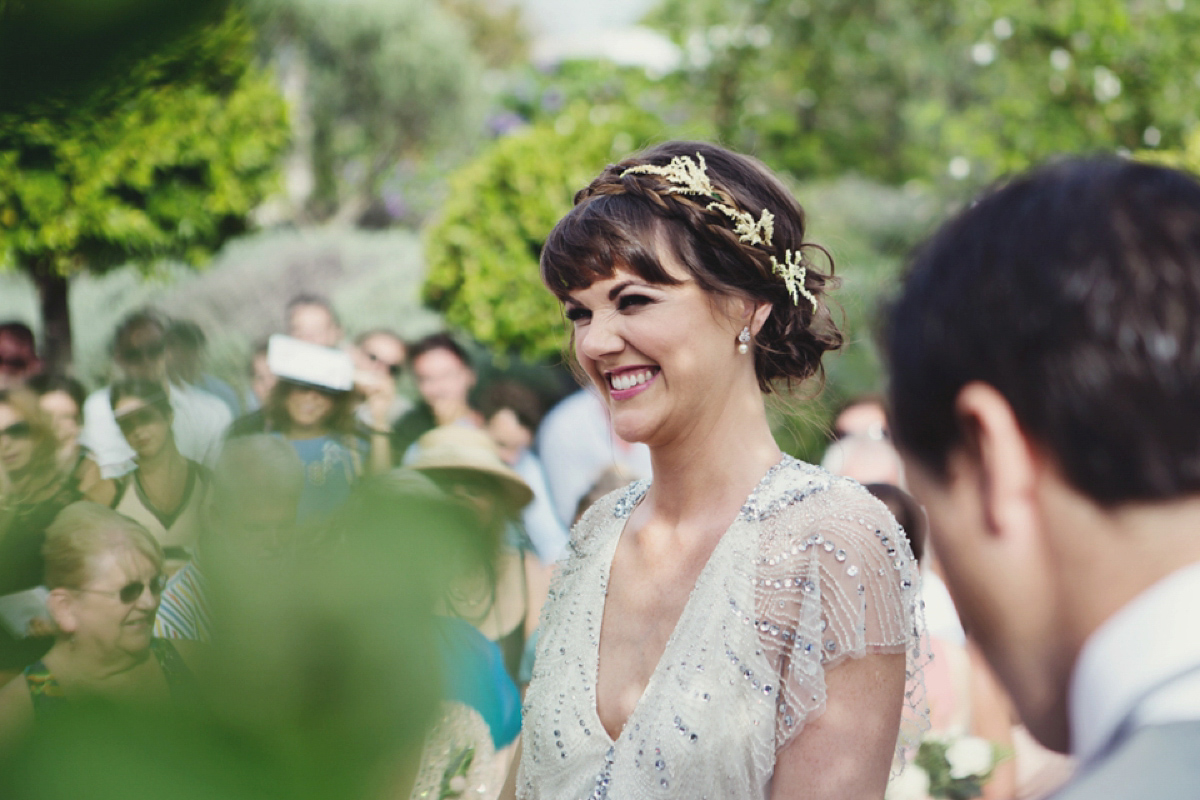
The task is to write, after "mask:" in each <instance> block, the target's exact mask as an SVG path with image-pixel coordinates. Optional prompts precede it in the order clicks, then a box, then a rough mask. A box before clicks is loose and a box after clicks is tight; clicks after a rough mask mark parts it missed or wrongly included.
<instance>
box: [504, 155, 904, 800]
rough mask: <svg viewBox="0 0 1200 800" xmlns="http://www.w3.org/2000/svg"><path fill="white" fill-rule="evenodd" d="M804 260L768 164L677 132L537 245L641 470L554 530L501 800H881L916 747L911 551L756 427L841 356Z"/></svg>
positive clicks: (617, 174)
mask: <svg viewBox="0 0 1200 800" xmlns="http://www.w3.org/2000/svg"><path fill="white" fill-rule="evenodd" d="M814 252H817V253H821V254H823V255H827V254H825V253H824V251H823V250H822V249H821V248H820V247H819V246H818V245H815V244H812V243H809V242H806V241H805V240H804V212H803V211H802V210H801V208H800V206H799V205H798V204H797V203H796V201H795V200H794V199H793V198H792V196H791V195H790V194H789V193H788V191H787V190H786V189H785V188H784V186H783V185H782V184H781V183H780V182H779V180H778V179H776V178H775V177H774V176H773V175H772V174H771V173H770V172H769V171H768V170H767V169H766V168H765V167H764V166H762V165H761V164H760V163H759V162H757V161H755V160H753V159H750V158H747V157H744V156H740V155H737V154H735V153H731V152H729V151H728V150H724V149H722V148H719V147H715V146H713V145H708V144H703V143H695V142H672V143H667V144H663V145H660V146H658V147H655V148H653V149H651V150H648V151H646V152H643V153H641V154H639V155H637V156H635V157H633V158H630V159H628V160H626V161H624V162H622V163H620V164H617V165H615V166H610V167H608V168H606V169H605V170H604V172H602V173H601V174H600V175H599V177H597V178H596V179H595V180H594V181H593V182H592V183H591V185H590V186H588V187H587V188H586V189H584V190H582V191H581V192H579V193H578V194H577V195H576V198H575V207H574V209H573V210H572V211H571V212H570V213H569V214H567V216H566V217H564V218H563V219H562V220H561V221H560V222H559V223H558V225H557V226H556V227H555V229H554V231H553V232H552V233H551V234H550V236H549V239H548V241H547V243H546V246H545V249H544V251H543V253H542V277H543V280H544V281H545V283H546V285H547V286H548V287H549V288H550V290H551V291H552V292H553V293H554V294H555V295H556V296H557V297H558V298H559V299H560V300H561V301H562V303H563V304H564V307H565V310H566V315H567V318H568V319H569V320H570V321H571V323H572V327H573V333H572V338H573V343H574V352H575V357H576V359H577V360H578V363H579V366H580V367H581V368H582V370H583V371H584V372H585V373H586V374H587V376H588V377H589V378H590V379H591V381H592V383H593V384H594V385H595V386H594V388H595V390H596V391H597V392H598V393H599V394H600V396H601V398H602V399H603V401H604V403H605V405H606V407H607V409H608V412H609V414H610V415H611V418H612V424H613V427H614V429H615V432H616V433H617V435H619V436H620V437H621V438H622V439H625V440H627V441H636V442H645V443H646V444H647V445H649V447H650V451H651V454H652V459H653V466H654V476H655V478H654V482H653V483H645V482H639V483H635V484H632V485H630V486H629V487H627V488H625V489H622V490H618V491H617V492H614V493H613V494H610V495H609V496H607V497H606V498H604V499H603V500H601V501H599V502H598V503H596V504H595V505H594V506H593V507H592V508H591V509H590V510H589V511H588V512H587V513H586V514H585V516H584V517H583V518H582V519H581V520H580V521H579V523H578V525H577V526H576V528H575V530H574V532H573V534H572V541H571V553H570V555H569V557H568V559H567V560H566V562H565V563H564V564H563V565H562V566H561V567H560V572H559V574H558V576H557V579H556V582H555V585H554V587H553V589H552V591H551V594H550V599H549V601H548V603H547V605H546V610H545V612H544V616H543V622H542V625H541V628H540V630H541V639H540V641H539V644H538V650H537V658H536V662H535V668H534V675H533V681H532V683H531V684H530V687H529V691H528V695H527V699H526V715H527V716H526V725H525V736H524V743H523V755H522V761H521V769H520V774H519V776H518V782H517V783H518V788H517V792H518V796H520V797H523V798H531V799H532V798H553V799H554V800H563V799H564V798H585V797H590V798H603V797H612V798H620V799H621V800H626V799H627V798H632V799H633V800H637V799H638V798H652V797H653V798H669V797H678V798H688V799H689V800H692V799H694V798H714V799H715V798H783V797H787V798H794V797H804V798H880V797H882V796H883V791H884V787H885V784H886V782H887V779H888V774H889V769H890V767H891V766H892V764H893V762H894V758H895V756H896V754H897V751H898V750H899V751H901V752H902V751H903V749H904V747H905V746H906V740H907V742H908V743H911V741H912V739H913V737H915V736H918V735H919V733H920V729H921V726H922V722H923V710H922V709H921V708H920V701H921V692H920V691H919V683H920V678H919V667H920V661H921V659H922V658H923V652H924V650H923V648H922V646H921V641H920V639H921V636H922V633H923V631H922V623H921V620H920V611H919V609H918V605H917V604H918V603H919V600H918V590H919V587H918V581H919V578H918V573H917V568H916V563H915V561H914V560H913V558H912V555H911V552H910V550H909V547H908V542H907V539H906V538H905V535H904V533H903V532H902V531H901V530H900V529H899V528H898V526H897V525H896V523H895V521H894V520H893V519H892V517H891V515H890V514H889V513H888V511H887V510H886V508H884V506H883V505H881V504H880V503H878V502H877V501H875V499H874V498H872V497H871V496H870V495H869V494H868V493H867V492H866V491H865V490H864V489H862V488H861V487H860V486H859V485H858V484H856V483H853V482H851V481H848V480H846V479H842V478H835V477H833V476H831V475H829V474H828V473H826V472H824V471H822V470H820V469H818V468H817V467H813V466H810V465H808V464H805V463H803V462H800V461H797V460H796V459H793V458H791V457H790V456H787V455H784V454H783V453H781V452H780V450H779V447H778V446H777V445H776V443H775V440H774V438H773V437H772V435H771V431H770V428H769V426H768V422H767V414H766V409H765V403H764V395H765V394H767V393H770V392H772V391H776V390H786V389H787V388H790V387H791V386H793V385H795V384H798V383H800V382H802V381H804V380H805V379H807V378H810V377H812V376H814V375H816V374H818V373H819V372H820V370H821V356H822V354H823V353H824V352H826V351H829V350H833V349H836V348H838V347H839V346H840V345H841V341H842V337H841V334H840V333H839V332H838V330H837V329H836V327H835V326H834V324H833V322H832V320H831V317H830V313H829V310H828V307H827V305H826V301H825V290H826V289H827V288H828V287H829V286H830V285H831V282H832V278H831V276H830V275H827V274H825V273H823V272H821V271H819V270H818V269H817V267H816V266H815V265H814V264H813V263H812V261H811V260H810V258H809V256H810V254H812V253H814ZM902 718H904V720H905V724H904V725H902ZM901 732H903V733H904V734H905V735H904V736H899V734H900V733H901ZM898 741H900V744H899V745H898V744H897V742H898Z"/></svg>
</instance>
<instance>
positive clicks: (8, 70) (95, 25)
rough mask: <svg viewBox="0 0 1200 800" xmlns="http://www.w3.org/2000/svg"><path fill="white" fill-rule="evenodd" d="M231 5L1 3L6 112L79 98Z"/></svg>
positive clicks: (69, 0) (1, 100)
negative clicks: (53, 99)
mask: <svg viewBox="0 0 1200 800" xmlns="http://www.w3.org/2000/svg"><path fill="white" fill-rule="evenodd" d="M229 5H230V0H192V1H191V2H187V3H180V2H176V0H0V110H3V111H15V110H18V109H20V108H23V107H25V106H28V105H30V104H39V103H44V102H45V101H46V99H47V98H55V99H57V100H59V101H77V100H79V99H80V98H83V97H86V96H87V95H88V94H89V93H90V92H92V91H93V90H95V88H96V87H97V86H101V85H103V84H104V83H105V82H107V81H111V80H112V79H113V78H114V76H116V77H118V78H123V77H125V76H126V75H127V73H126V72H125V70H128V69H129V68H131V67H132V66H133V65H134V64H136V63H137V62H138V61H139V60H141V59H142V58H145V57H146V56H148V55H150V54H152V53H154V52H157V51H159V50H161V49H162V48H163V47H164V46H166V45H169V44H170V43H171V42H173V41H174V40H175V39H176V38H177V37H179V36H181V35H184V34H186V33H187V32H188V31H189V30H191V29H192V28H194V27H195V26H197V25H200V24H204V23H206V22H209V23H211V22H213V21H216V20H218V19H220V17H221V15H222V14H223V13H224V12H225V10H226V9H227V8H228V7H229Z"/></svg>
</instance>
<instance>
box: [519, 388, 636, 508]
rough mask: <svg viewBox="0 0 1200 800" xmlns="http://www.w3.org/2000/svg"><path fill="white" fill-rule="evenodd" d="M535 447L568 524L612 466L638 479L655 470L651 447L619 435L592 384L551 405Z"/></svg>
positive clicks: (548, 485)
mask: <svg viewBox="0 0 1200 800" xmlns="http://www.w3.org/2000/svg"><path fill="white" fill-rule="evenodd" d="M537 452H538V455H539V456H540V457H541V459H542V467H543V468H544V470H545V473H546V484H547V487H548V488H549V489H550V498H551V502H553V504H554V511H555V513H557V514H558V518H559V521H561V522H562V523H563V524H564V525H565V524H569V523H570V522H571V520H573V519H574V518H575V511H576V510H577V509H578V507H579V501H580V500H581V499H583V497H584V496H585V495H586V494H587V493H588V491H589V490H590V489H591V488H592V486H593V485H594V484H595V483H596V481H597V480H598V479H599V478H600V476H601V474H602V473H603V472H604V471H605V470H607V469H609V468H610V467H614V466H615V467H620V468H621V469H622V470H624V471H625V472H627V473H628V474H630V475H632V476H633V479H635V480H636V479H648V478H650V476H651V470H650V449H649V448H648V447H646V445H644V444H641V443H640V442H636V443H635V442H626V441H624V440H623V439H621V438H620V437H619V436H617V435H616V434H615V433H614V432H613V429H612V423H611V421H610V420H609V417H608V411H606V410H605V408H604V404H603V403H602V402H601V401H600V398H599V397H598V396H597V395H596V393H595V392H592V391H590V390H588V389H580V390H579V391H577V392H575V393H573V394H571V395H568V396H567V397H566V398H564V399H563V400H561V401H559V403H558V405H556V406H554V408H552V409H550V413H548V414H546V417H545V419H543V420H542V424H541V427H540V428H539V429H538V434H537Z"/></svg>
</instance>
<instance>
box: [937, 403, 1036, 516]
mask: <svg viewBox="0 0 1200 800" xmlns="http://www.w3.org/2000/svg"><path fill="white" fill-rule="evenodd" d="M954 411H955V415H956V416H957V418H958V424H959V425H960V426H961V430H962V431H963V432H964V438H965V439H966V442H965V446H964V448H963V451H964V452H963V453H962V457H963V458H966V459H968V460H970V461H971V462H972V466H973V467H974V470H973V471H974V476H973V480H977V481H978V484H979V485H978V486H977V487H976V488H977V490H978V492H979V498H980V505H981V508H982V511H983V515H984V522H985V524H986V528H987V531H988V532H989V533H991V534H992V535H996V536H1010V535H1013V534H1021V533H1025V532H1028V531H1029V530H1031V527H1030V526H1031V525H1032V524H1033V523H1034V521H1035V520H1036V517H1037V514H1036V501H1037V498H1036V494H1037V493H1036V489H1037V482H1038V476H1039V474H1040V472H1041V459H1040V458H1039V456H1038V453H1037V451H1036V449H1035V448H1034V447H1033V444H1032V442H1030V440H1029V438H1028V437H1027V436H1026V434H1025V431H1024V430H1023V429H1022V427H1021V424H1020V422H1018V420H1017V417H1016V414H1014V413H1013V410H1012V406H1010V405H1009V404H1008V401H1007V400H1005V399H1004V396H1003V395H1001V394H1000V393H999V392H998V391H996V390H995V389H994V388H993V387H991V386H989V385H988V384H986V383H979V382H976V383H969V384H967V385H966V386H964V387H963V388H962V390H961V391H960V392H959V393H958V398H957V399H956V400H955V403H954Z"/></svg>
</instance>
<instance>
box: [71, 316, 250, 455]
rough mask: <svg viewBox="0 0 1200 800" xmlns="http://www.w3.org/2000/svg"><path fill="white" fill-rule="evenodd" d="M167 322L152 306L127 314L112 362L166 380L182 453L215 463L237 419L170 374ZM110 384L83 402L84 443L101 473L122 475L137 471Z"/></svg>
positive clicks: (127, 373)
mask: <svg viewBox="0 0 1200 800" xmlns="http://www.w3.org/2000/svg"><path fill="white" fill-rule="evenodd" d="M168 326H169V323H168V321H167V320H166V319H165V318H163V317H162V316H161V315H159V314H157V313H156V312H154V311H150V310H141V311H135V312H133V313H131V314H130V315H128V316H127V317H125V319H123V320H122V321H121V323H120V324H119V325H118V326H117V330H116V332H115V333H114V334H113V341H112V356H113V361H114V363H115V364H116V365H117V367H118V369H119V370H120V372H121V375H122V376H123V377H125V378H132V379H137V380H148V381H154V382H156V383H161V384H162V385H163V387H164V389H165V390H166V393H167V398H168V400H169V401H170V403H171V410H172V411H173V412H174V414H173V416H172V421H171V430H172V431H173V432H174V434H175V444H176V446H177V447H178V448H179V452H180V453H182V454H183V455H184V456H186V457H187V458H190V459H191V460H193V461H197V462H200V463H204V464H208V465H210V466H211V465H212V463H213V461H214V460H215V458H216V456H217V452H218V450H219V448H220V444H221V439H222V437H223V436H224V434H225V429H226V428H228V427H229V423H230V422H232V420H233V415H232V414H230V413H229V409H228V408H227V407H226V406H225V404H224V403H222V402H221V401H220V400H219V399H217V398H216V397H214V396H213V395H211V394H209V393H208V392H206V391H203V390H202V389H198V388H196V387H195V386H192V385H190V384H188V383H185V382H182V381H171V380H169V379H168V375H167V345H166V333H167V328H168ZM110 389H111V387H109V386H105V387H104V388H102V389H98V390H96V391H94V392H92V393H91V395H89V396H88V399H87V400H86V401H85V402H84V404H83V430H82V432H81V433H80V435H79V442H80V444H82V445H83V446H84V447H86V448H87V449H88V450H89V451H91V453H92V456H93V458H94V459H95V460H96V463H97V464H98V465H99V466H100V474H101V475H102V476H103V477H105V478H117V477H120V476H121V475H124V474H126V473H128V472H130V471H132V470H133V469H134V466H135V464H134V461H133V459H134V452H133V448H131V447H130V446H129V443H128V442H126V441H125V437H124V436H123V435H122V434H121V430H120V428H118V427H117V421H116V419H115V418H114V416H113V410H112V405H111V403H110V400H109V395H110Z"/></svg>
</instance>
